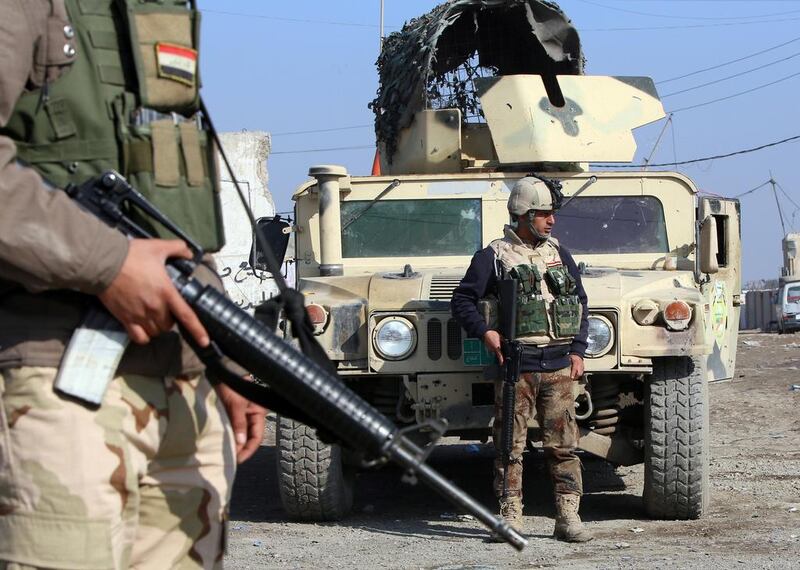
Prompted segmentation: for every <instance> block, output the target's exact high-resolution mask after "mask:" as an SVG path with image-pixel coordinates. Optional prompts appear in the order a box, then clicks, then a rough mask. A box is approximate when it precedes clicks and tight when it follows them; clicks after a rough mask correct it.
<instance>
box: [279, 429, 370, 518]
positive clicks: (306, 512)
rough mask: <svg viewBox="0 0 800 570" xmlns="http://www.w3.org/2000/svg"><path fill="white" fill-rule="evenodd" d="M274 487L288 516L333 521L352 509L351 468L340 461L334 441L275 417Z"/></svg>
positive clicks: (353, 469) (352, 478)
mask: <svg viewBox="0 0 800 570" xmlns="http://www.w3.org/2000/svg"><path fill="white" fill-rule="evenodd" d="M276 441H277V448H278V461H277V464H278V487H279V492H280V497H281V503H282V504H283V508H284V510H285V511H286V513H287V514H288V515H289V517H290V518H292V519H295V520H302V521H335V520H340V519H342V518H344V517H345V516H347V515H348V514H349V513H350V511H352V509H353V487H354V484H355V468H354V467H351V466H347V465H345V464H344V462H343V461H342V449H341V447H339V446H338V445H328V444H326V443H323V442H322V441H321V440H320V439H319V438H318V437H317V433H316V431H315V430H314V429H313V428H310V427H308V426H307V425H305V424H302V423H300V422H296V421H294V420H291V419H288V418H282V417H279V418H278V422H277V433H276Z"/></svg>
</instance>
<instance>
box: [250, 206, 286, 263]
mask: <svg viewBox="0 0 800 570" xmlns="http://www.w3.org/2000/svg"><path fill="white" fill-rule="evenodd" d="M256 231H257V232H258V233H259V234H261V236H262V237H263V238H264V241H265V242H266V244H267V246H268V247H269V248H270V250H271V251H272V254H273V255H274V256H275V259H276V260H277V261H278V263H283V257H284V256H285V255H286V248H287V247H289V235H290V234H291V226H290V224H289V222H288V221H287V220H284V219H281V217H280V216H275V217H274V218H259V219H257V220H256ZM250 266H251V267H252V268H253V269H257V270H258V271H266V270H267V269H268V267H267V260H266V256H265V255H264V251H263V249H261V244H259V242H258V239H257V238H256V236H255V235H253V245H252V247H251V248H250Z"/></svg>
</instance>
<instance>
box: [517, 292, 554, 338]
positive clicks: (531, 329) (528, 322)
mask: <svg viewBox="0 0 800 570" xmlns="http://www.w3.org/2000/svg"><path fill="white" fill-rule="evenodd" d="M547 332H548V330H547V304H546V303H545V300H544V299H537V298H535V297H529V298H525V297H522V298H518V299H517V331H516V333H517V337H521V336H527V335H539V334H547Z"/></svg>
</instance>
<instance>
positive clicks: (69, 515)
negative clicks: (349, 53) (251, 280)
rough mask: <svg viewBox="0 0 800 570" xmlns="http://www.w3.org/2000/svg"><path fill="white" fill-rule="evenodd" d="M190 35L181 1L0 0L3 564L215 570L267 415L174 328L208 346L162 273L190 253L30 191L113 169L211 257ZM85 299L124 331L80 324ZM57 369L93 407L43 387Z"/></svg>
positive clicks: (194, 19) (213, 176)
mask: <svg viewBox="0 0 800 570" xmlns="http://www.w3.org/2000/svg"><path fill="white" fill-rule="evenodd" d="M198 36H199V14H198V12H197V10H196V9H195V6H194V2H179V1H168V2H140V1H134V0H129V1H123V0H119V1H114V0H106V1H102V0H100V1H97V0H93V1H86V0H24V1H23V0H0V566H2V567H5V563H10V564H11V565H12V566H14V567H16V564H19V565H24V566H25V567H26V568H28V567H46V568H127V567H129V566H136V567H141V568H168V567H169V568H175V567H181V568H188V567H205V568H211V567H217V566H220V565H221V563H222V554H223V551H222V549H223V543H224V533H225V528H224V527H225V521H226V519H227V508H228V501H229V498H230V492H231V485H232V482H233V476H234V470H235V464H236V460H237V459H238V460H239V461H243V460H244V459H246V458H247V457H249V456H250V455H251V454H252V453H253V452H254V451H255V450H256V449H257V447H258V445H259V443H260V441H261V437H262V433H263V427H264V416H265V410H264V409H263V408H261V407H259V406H256V405H255V404H252V403H249V402H248V401H247V400H245V399H244V398H242V397H241V396H239V395H238V394H236V393H234V392H233V391H231V390H230V389H229V388H227V387H226V386H223V385H220V386H217V387H212V385H211V384H210V383H209V382H208V381H207V380H206V378H205V376H204V374H203V366H202V364H201V363H200V361H199V360H198V359H197V358H196V357H195V355H194V353H192V351H190V350H187V347H186V346H185V345H184V344H183V342H182V341H181V338H180V337H179V335H178V333H177V331H176V330H175V329H174V327H173V319H176V320H177V321H178V322H179V323H180V324H182V326H183V327H184V329H185V330H186V331H188V332H189V334H191V335H192V336H193V337H194V339H195V340H196V342H197V343H198V344H199V345H201V346H206V345H208V343H209V338H208V334H207V333H206V331H205V330H204V327H203V325H202V324H201V323H200V321H199V320H198V318H197V317H196V316H195V314H194V313H193V312H192V310H191V309H190V307H189V306H188V305H187V303H186V302H184V300H183V299H182V298H181V296H180V295H179V294H178V292H177V291H176V289H175V288H174V286H173V285H172V282H171V281H170V278H169V277H168V275H167V272H166V270H165V266H164V263H165V261H166V260H167V258H188V257H191V252H190V251H189V249H188V248H187V247H186V244H185V243H184V242H183V241H179V240H165V239H155V240H144V239H132V240H129V239H127V238H126V237H125V236H124V235H123V234H122V233H119V232H118V231H116V230H114V229H112V228H111V227H109V226H107V225H105V224H104V223H103V222H101V221H100V220H99V219H97V218H95V217H93V216H92V215H90V214H88V213H86V212H84V211H82V210H81V209H80V208H79V207H78V206H77V205H76V204H75V203H73V202H72V200H70V199H69V198H68V197H67V195H66V194H65V193H64V192H61V191H57V190H55V189H53V188H49V187H48V186H47V185H46V183H45V182H44V181H43V179H46V180H48V181H50V182H51V183H52V184H55V185H56V186H58V187H61V188H63V187H65V186H66V185H67V184H68V183H76V184H77V183H81V182H83V181H84V180H86V179H87V178H90V177H92V176H97V175H99V174H100V173H101V172H103V171H105V170H111V169H113V170H116V171H119V172H121V173H123V174H124V175H126V176H127V177H128V178H129V179H130V180H131V181H133V182H134V183H135V184H136V185H137V187H139V188H140V189H141V190H142V191H143V192H144V193H146V194H147V195H148V196H149V197H150V199H151V200H153V201H154V202H155V203H157V204H158V205H159V207H160V208H161V209H163V210H165V211H167V212H168V213H169V215H170V217H172V218H173V220H174V221H175V222H176V223H177V224H178V225H180V226H181V227H183V228H184V229H186V230H187V233H188V234H189V235H191V236H192V237H193V238H194V239H196V240H197V241H198V242H199V243H201V244H202V245H203V247H204V248H205V249H206V250H207V251H215V250H217V249H219V248H220V247H222V245H223V240H224V237H223V233H222V226H221V223H222V222H221V215H220V211H219V207H220V204H219V200H218V196H219V195H218V193H217V188H216V185H217V183H218V182H217V180H218V176H217V171H216V164H215V160H214V151H213V148H212V145H211V144H210V142H209V137H208V136H207V132H206V129H205V126H204V125H203V123H202V122H201V121H200V120H198V118H197V116H196V114H197V112H198V109H199V106H198V101H199V99H198V87H199V81H198V77H197V74H198V67H197V64H198V59H197V58H198V52H197V46H198V39H199V38H198ZM199 273H202V274H203V275H202V276H200V275H198V277H201V278H204V279H205V280H207V281H209V282H216V283H218V278H217V277H216V275H215V273H214V272H213V270H211V269H210V268H204V267H203V266H202V265H201V266H200V270H199ZM220 286H221V284H220ZM99 305H103V306H104V307H105V308H106V309H107V311H108V312H110V313H111V314H113V315H114V316H115V317H116V318H117V320H118V321H119V322H120V323H121V324H122V327H119V329H118V330H107V331H105V332H104V329H102V328H101V329H97V328H95V329H91V328H90V327H88V328H87V327H82V328H81V329H79V325H81V323H82V322H83V323H84V325H86V323H85V316H86V314H87V311H88V309H89V307H92V306H99ZM76 330H93V331H94V333H98V332H100V333H101V334H100V335H99V337H98V335H97V334H95V335H94V336H92V337H91V338H93V339H94V341H97V340H98V338H100V337H102V338H103V339H105V340H103V342H104V343H106V344H103V345H102V350H101V348H100V346H99V345H97V344H91V343H89V344H85V345H81V342H80V338H79V337H80V335H78V334H77V333H76ZM126 333H127V334H126ZM81 338H82V337H81ZM128 339H130V340H132V341H133V343H131V344H130V346H127V345H128ZM106 341H108V342H106ZM67 346H69V347H70V351H71V352H70V354H72V355H74V356H75V357H76V358H75V359H73V360H70V359H68V358H65V356H64V354H65V348H66V347H67ZM126 347H127V348H126ZM120 358H121V360H120ZM87 359H89V360H93V365H94V367H93V368H92V367H86V368H82V363H83V364H85V363H86V362H87ZM89 370H93V371H94V372H87V371H89ZM98 370H99V371H101V372H105V373H107V375H108V377H102V376H103V374H100V373H97V371H98ZM240 372H241V373H243V372H244V371H243V370H241V371H240ZM59 375H63V378H62V380H64V382H66V384H65V385H67V384H70V382H73V381H74V382H77V383H79V384H82V385H83V386H84V387H85V388H86V390H88V392H92V391H93V390H94V391H95V392H97V393H98V394H100V397H99V399H98V401H97V404H99V405H97V404H96V405H92V404H91V403H89V402H87V401H84V400H83V399H81V397H80V395H78V396H75V395H74V394H73V393H70V392H68V391H59V390H54V383H55V382H57V376H59ZM82 376H83V377H82ZM87 376H88V377H87ZM56 385H58V384H56ZM106 385H107V389H105V386H106ZM103 394H104V396H103ZM95 395H97V394H95ZM87 397H88V396H87ZM232 425H233V429H232Z"/></svg>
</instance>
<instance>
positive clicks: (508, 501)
mask: <svg viewBox="0 0 800 570" xmlns="http://www.w3.org/2000/svg"><path fill="white" fill-rule="evenodd" d="M522 507H523V505H522V497H520V496H518V495H513V496H509V497H504V498H501V499H500V516H501V517H502V518H503V520H504V521H506V522H507V523H508V524H509V525H510V526H511V527H513V528H514V530H516V531H517V532H519V533H522ZM490 540H491V541H492V542H503V539H502V538H500V536H499V535H497V534H494V533H492V536H491V538H490Z"/></svg>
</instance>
